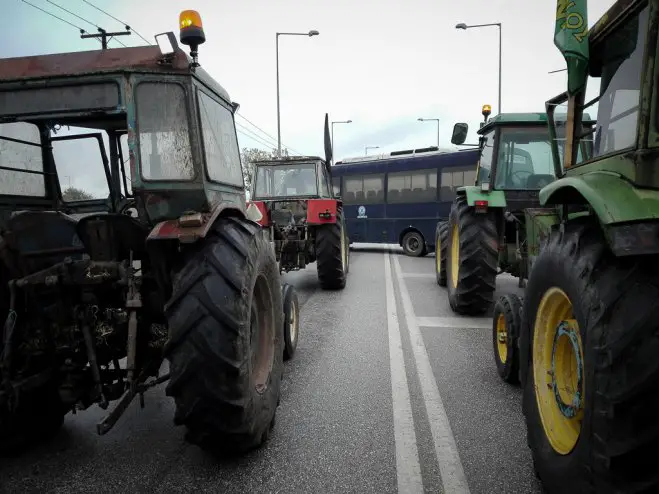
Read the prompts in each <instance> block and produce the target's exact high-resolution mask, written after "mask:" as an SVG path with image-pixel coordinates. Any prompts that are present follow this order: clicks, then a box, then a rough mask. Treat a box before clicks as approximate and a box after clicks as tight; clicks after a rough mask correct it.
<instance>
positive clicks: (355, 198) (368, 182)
mask: <svg viewBox="0 0 659 494" xmlns="http://www.w3.org/2000/svg"><path fill="white" fill-rule="evenodd" d="M343 190H344V192H345V197H343V200H344V201H345V203H346V204H377V203H380V202H384V175H383V174H368V175H356V176H352V177H344V178H343Z"/></svg>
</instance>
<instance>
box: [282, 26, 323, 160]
mask: <svg viewBox="0 0 659 494" xmlns="http://www.w3.org/2000/svg"><path fill="white" fill-rule="evenodd" d="M319 34H320V33H319V32H318V31H316V30H315V29H312V30H311V31H309V32H308V33H276V36H275V50H276V52H277V158H281V112H280V109H279V36H309V37H310V38H311V37H312V36H318V35H319Z"/></svg>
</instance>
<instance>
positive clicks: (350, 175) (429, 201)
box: [332, 147, 479, 256]
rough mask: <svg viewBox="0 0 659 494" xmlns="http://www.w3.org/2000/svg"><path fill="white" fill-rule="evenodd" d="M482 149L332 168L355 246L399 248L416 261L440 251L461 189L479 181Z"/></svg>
mask: <svg viewBox="0 0 659 494" xmlns="http://www.w3.org/2000/svg"><path fill="white" fill-rule="evenodd" d="M478 156H479V151H478V149H465V150H459V151H454V150H441V149H439V148H437V147H432V148H424V149H415V150H408V151H395V152H392V153H388V154H380V155H374V156H365V157H360V158H348V159H344V160H342V161H339V162H337V163H336V164H335V165H334V166H333V167H332V185H333V186H334V193H335V194H338V195H340V196H341V198H342V199H343V205H344V206H343V208H344V215H345V218H346V222H347V227H348V234H349V235H350V242H351V243H384V244H399V245H400V246H402V247H403V250H404V251H405V253H406V254H407V255H410V256H423V255H425V254H427V253H428V251H429V250H432V249H434V245H433V244H434V242H435V227H436V226H437V222H438V221H439V220H440V219H448V215H449V211H450V209H451V203H452V202H453V198H454V197H455V188H456V187H460V186H462V185H473V184H474V183H475V182H476V164H477V162H478Z"/></svg>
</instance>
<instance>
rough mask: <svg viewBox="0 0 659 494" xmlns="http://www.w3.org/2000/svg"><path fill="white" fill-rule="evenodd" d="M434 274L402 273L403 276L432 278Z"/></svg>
mask: <svg viewBox="0 0 659 494" xmlns="http://www.w3.org/2000/svg"><path fill="white" fill-rule="evenodd" d="M435 276H436V275H434V274H433V273H403V277H405V278H432V279H433V280H434V279H435Z"/></svg>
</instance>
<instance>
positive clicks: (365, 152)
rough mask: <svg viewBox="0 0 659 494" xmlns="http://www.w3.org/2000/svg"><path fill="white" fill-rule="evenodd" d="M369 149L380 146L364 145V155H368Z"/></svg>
mask: <svg viewBox="0 0 659 494" xmlns="http://www.w3.org/2000/svg"><path fill="white" fill-rule="evenodd" d="M369 149H380V146H366V147H365V148H364V156H368V150H369Z"/></svg>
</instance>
